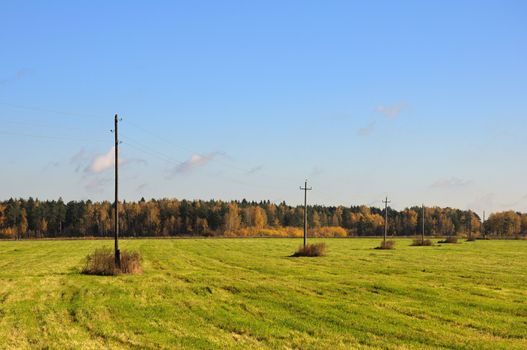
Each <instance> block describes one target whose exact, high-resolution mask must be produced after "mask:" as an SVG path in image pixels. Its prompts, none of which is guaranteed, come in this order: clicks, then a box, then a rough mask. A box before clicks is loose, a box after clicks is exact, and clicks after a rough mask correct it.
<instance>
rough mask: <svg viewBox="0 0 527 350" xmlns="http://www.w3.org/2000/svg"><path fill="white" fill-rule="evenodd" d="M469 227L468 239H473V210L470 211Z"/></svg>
mask: <svg viewBox="0 0 527 350" xmlns="http://www.w3.org/2000/svg"><path fill="white" fill-rule="evenodd" d="M467 229H468V239H469V240H472V210H469V211H468V222H467Z"/></svg>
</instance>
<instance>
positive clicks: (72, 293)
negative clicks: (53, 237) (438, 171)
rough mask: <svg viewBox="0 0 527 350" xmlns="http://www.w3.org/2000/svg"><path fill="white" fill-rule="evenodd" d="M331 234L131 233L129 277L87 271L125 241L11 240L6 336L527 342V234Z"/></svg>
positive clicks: (21, 343)
mask: <svg viewBox="0 0 527 350" xmlns="http://www.w3.org/2000/svg"><path fill="white" fill-rule="evenodd" d="M312 241H317V242H320V241H321V240H312ZM324 241H325V242H326V244H327V246H328V255H327V256H325V257H319V258H290V257H288V255H290V254H292V253H293V252H294V250H295V249H296V248H297V247H298V245H299V244H300V243H301V240H300V239H181V240H136V241H133V240H128V241H126V240H125V241H122V243H121V245H122V248H125V249H129V248H132V249H138V250H140V251H141V252H142V253H143V256H144V259H145V260H144V270H145V271H144V273H143V274H142V275H137V276H118V277H100V276H85V275H81V274H79V271H80V269H81V267H82V264H83V259H84V257H85V256H86V255H87V254H88V253H90V252H92V251H93V250H94V249H95V248H96V247H100V246H104V245H107V246H111V245H112V242H111V241H32V242H6V241H4V242H0V348H8V349H9V348H16V349H23V348H51V349H55V348H57V349H62V348H83V349H100V348H137V349H157V348H166V349H168V348H170V349H173V348H175V349H178V348H190V349H193V348H196V349H355V348H364V349H377V348H379V349H427V348H430V349H431V348H448V349H452V348H455V349H527V241H477V242H473V243H467V242H464V243H461V244H454V245H442V246H434V247H410V246H409V245H410V243H411V241H410V240H404V239H401V240H398V241H397V249H396V250H393V251H379V250H374V249H372V248H373V247H374V246H376V245H378V243H379V242H380V239H374V240H372V239H327V240H324Z"/></svg>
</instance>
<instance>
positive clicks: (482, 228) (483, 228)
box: [481, 210, 487, 239]
mask: <svg viewBox="0 0 527 350" xmlns="http://www.w3.org/2000/svg"><path fill="white" fill-rule="evenodd" d="M481 230H482V231H483V239H487V233H486V232H485V210H483V222H482V223H481Z"/></svg>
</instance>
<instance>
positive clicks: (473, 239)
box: [467, 236, 476, 242]
mask: <svg viewBox="0 0 527 350" xmlns="http://www.w3.org/2000/svg"><path fill="white" fill-rule="evenodd" d="M475 241H476V237H474V236H470V237H468V238H467V242H475Z"/></svg>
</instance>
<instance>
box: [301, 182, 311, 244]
mask: <svg viewBox="0 0 527 350" xmlns="http://www.w3.org/2000/svg"><path fill="white" fill-rule="evenodd" d="M300 189H301V190H303V191H304V248H305V247H306V245H307V191H311V190H312V188H311V187H307V180H306V182H305V183H304V187H300Z"/></svg>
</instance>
